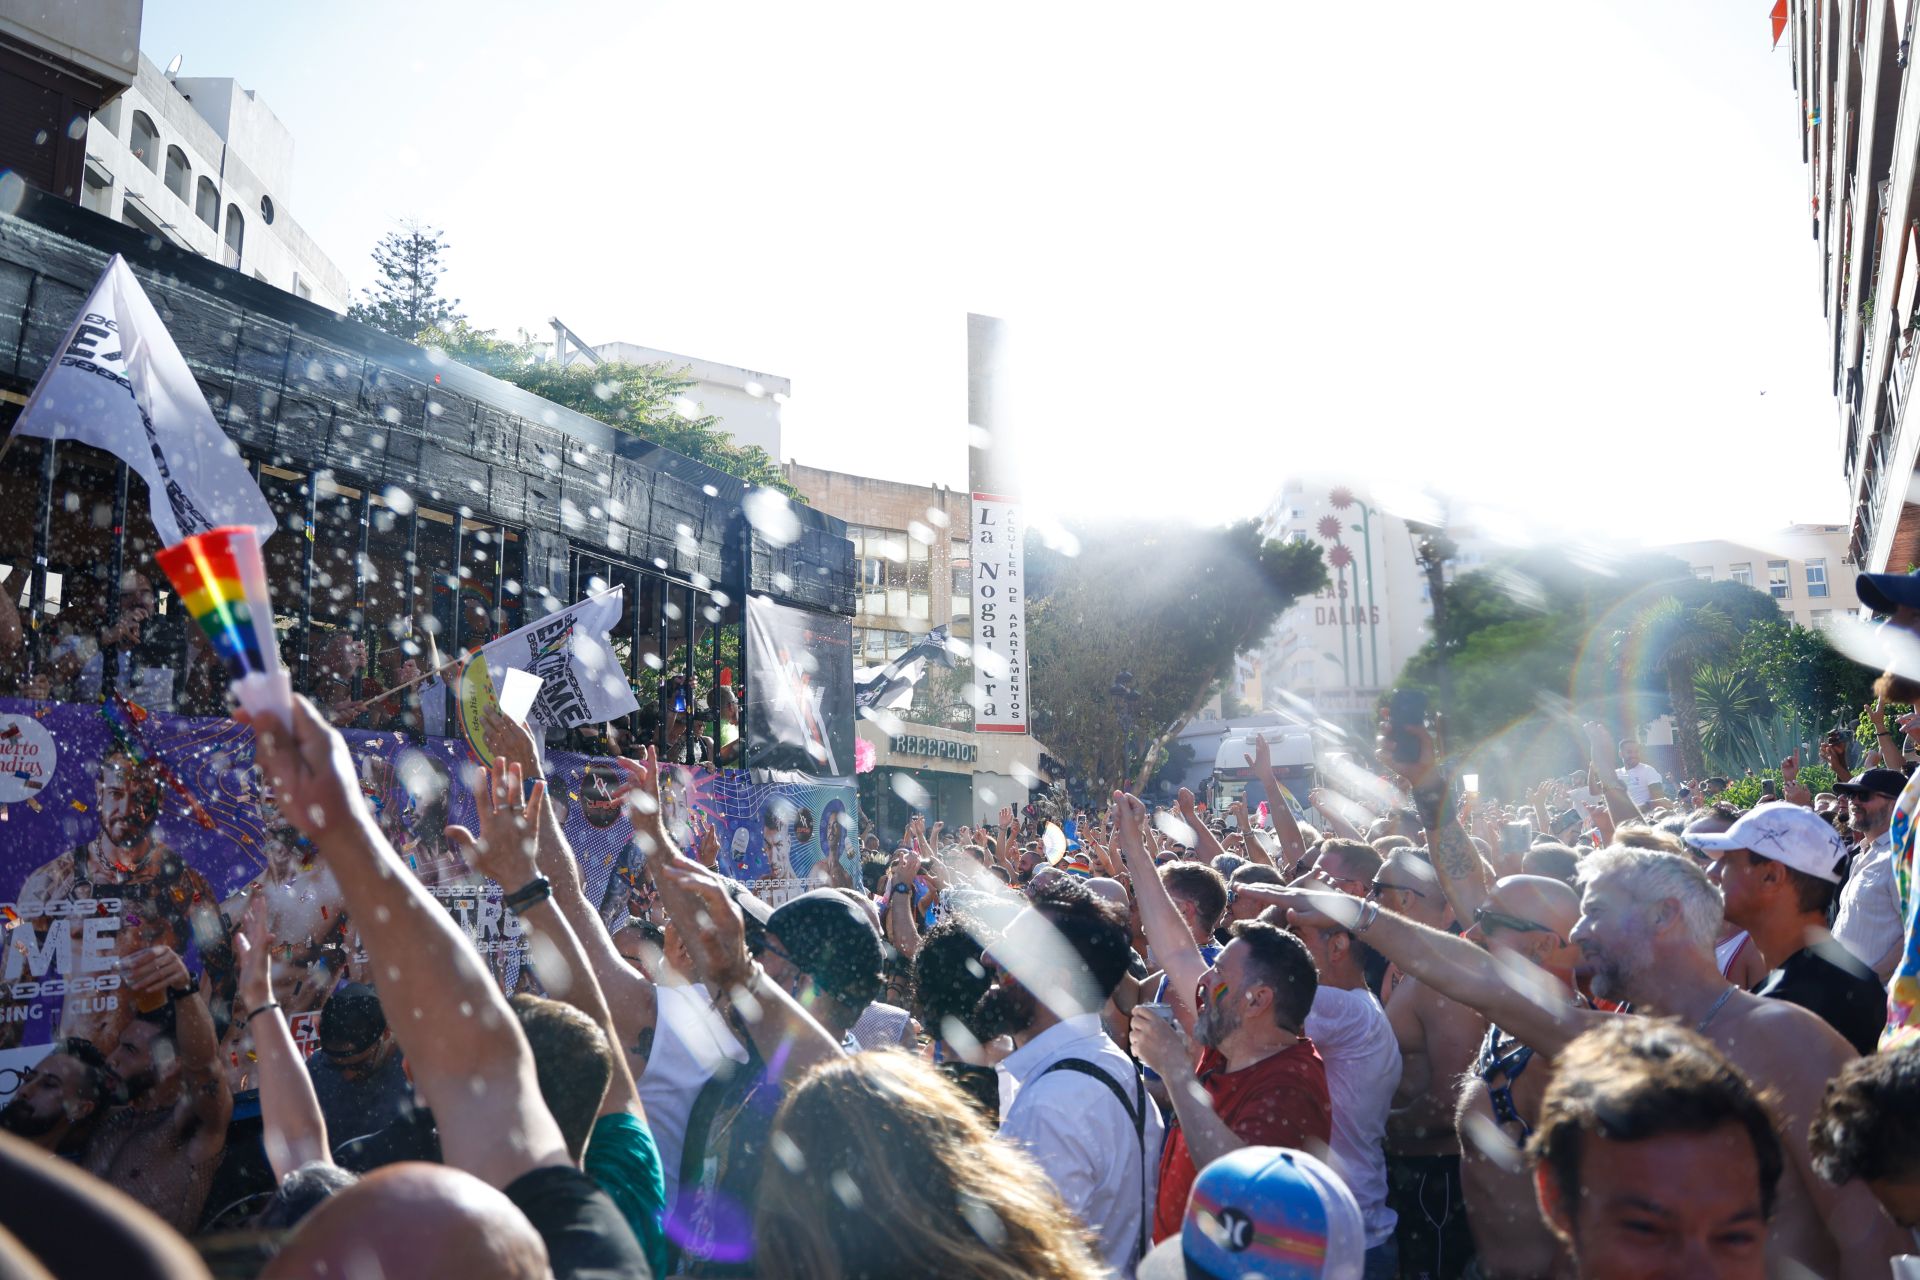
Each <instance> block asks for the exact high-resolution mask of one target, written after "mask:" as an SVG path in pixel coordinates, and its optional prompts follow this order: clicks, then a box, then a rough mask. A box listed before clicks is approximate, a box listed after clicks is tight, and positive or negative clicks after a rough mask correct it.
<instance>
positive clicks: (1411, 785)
mask: <svg viewBox="0 0 1920 1280" xmlns="http://www.w3.org/2000/svg"><path fill="white" fill-rule="evenodd" d="M1382 728H1383V732H1382V734H1381V737H1380V740H1379V742H1378V744H1377V749H1376V750H1375V752H1374V759H1376V760H1378V761H1379V762H1380V764H1381V766H1382V767H1383V768H1385V769H1386V770H1387V771H1388V772H1389V773H1393V774H1396V775H1398V777H1399V778H1400V780H1401V781H1402V782H1403V783H1405V784H1406V787H1407V790H1409V791H1414V792H1419V791H1427V790H1430V789H1431V788H1432V787H1433V786H1434V784H1435V783H1437V782H1439V781H1440V762H1439V760H1437V759H1436V758H1435V753H1434V746H1433V731H1432V730H1430V729H1428V728H1427V727H1426V726H1425V725H1418V724H1410V725H1401V726H1399V727H1397V728H1394V727H1387V726H1385V725H1384V723H1383V726H1382ZM1402 733H1403V734H1406V735H1408V738H1409V740H1410V741H1412V742H1413V744H1414V746H1415V748H1416V750H1415V754H1414V758H1413V759H1411V760H1402V759H1400V758H1399V755H1398V753H1397V752H1396V751H1395V750H1394V744H1393V740H1392V738H1390V737H1389V736H1388V735H1390V734H1402Z"/></svg>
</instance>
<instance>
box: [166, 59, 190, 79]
mask: <svg viewBox="0 0 1920 1280" xmlns="http://www.w3.org/2000/svg"><path fill="white" fill-rule="evenodd" d="M186 56H187V55H186V54H184V53H176V54H174V55H173V61H172V62H169V63H168V64H167V79H169V80H171V79H173V78H174V77H175V76H177V75H179V74H180V60H181V59H182V58H184V57H186Z"/></svg>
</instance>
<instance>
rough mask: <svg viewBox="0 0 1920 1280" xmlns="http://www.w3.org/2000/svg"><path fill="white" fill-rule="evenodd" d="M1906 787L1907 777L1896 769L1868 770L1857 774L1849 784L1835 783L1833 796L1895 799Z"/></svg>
mask: <svg viewBox="0 0 1920 1280" xmlns="http://www.w3.org/2000/svg"><path fill="white" fill-rule="evenodd" d="M1906 787H1907V775H1906V774H1904V773H1902V772H1900V770H1898V769H1868V770H1867V771H1866V772H1865V773H1861V774H1858V775H1856V776H1855V777H1854V779H1853V781H1851V782H1841V783H1836V784H1835V785H1834V788H1833V792H1834V794H1835V795H1841V796H1892V797H1894V798H1896V799H1898V798H1899V795H1900V793H1901V792H1902V791H1904V790H1906Z"/></svg>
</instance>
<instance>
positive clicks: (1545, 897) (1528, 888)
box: [1488, 876, 1580, 941]
mask: <svg viewBox="0 0 1920 1280" xmlns="http://www.w3.org/2000/svg"><path fill="white" fill-rule="evenodd" d="M1488 902H1489V904H1490V905H1491V906H1493V907H1494V908H1495V909H1496V910H1499V911H1504V912H1506V913H1507V914H1508V915H1510V916H1518V917H1519V918H1520V919H1522V920H1531V921H1533V922H1534V923H1535V924H1543V925H1546V926H1547V927H1548V928H1550V929H1552V930H1553V931H1554V932H1555V933H1556V934H1558V935H1559V936H1560V938H1561V939H1562V940H1563V941H1564V940H1565V939H1566V938H1568V937H1570V936H1571V935H1572V934H1573V926H1574V925H1576V924H1578V923H1579V922H1580V898H1579V896H1578V895H1577V894H1575V893H1574V891H1573V889H1572V887H1571V886H1569V885H1566V884H1562V883H1561V882H1560V881H1558V880H1550V879H1548V878H1547V877H1546V876H1502V877H1500V879H1499V881H1498V882H1496V883H1495V884H1494V886H1493V892H1492V893H1491V894H1489V895H1488Z"/></svg>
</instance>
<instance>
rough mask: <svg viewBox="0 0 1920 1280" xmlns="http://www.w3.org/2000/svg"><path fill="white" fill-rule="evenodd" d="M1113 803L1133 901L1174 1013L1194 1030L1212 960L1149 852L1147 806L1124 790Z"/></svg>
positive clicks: (1187, 1027) (1181, 1022)
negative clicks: (1198, 992) (1199, 993)
mask: <svg viewBox="0 0 1920 1280" xmlns="http://www.w3.org/2000/svg"><path fill="white" fill-rule="evenodd" d="M1113 803H1114V808H1115V810H1116V811H1117V813H1118V820H1117V824H1116V825H1117V828H1118V834H1119V838H1120V852H1121V855H1122V856H1123V857H1124V858H1125V859H1126V861H1127V872H1128V874H1129V876H1130V877H1131V878H1132V880H1133V900H1134V902H1135V903H1137V904H1138V905H1139V908H1140V927H1141V928H1142V929H1144V930H1145V931H1146V935H1147V941H1148V943H1150V944H1151V945H1152V947H1153V955H1154V958H1155V959H1156V960H1158V961H1159V962H1160V968H1161V971H1162V972H1164V973H1165V974H1166V975H1167V989H1168V990H1169V991H1171V992H1172V993H1173V1009H1174V1013H1175V1015H1176V1016H1177V1017H1178V1018H1179V1019H1180V1025H1181V1026H1182V1027H1185V1028H1186V1029H1187V1030H1188V1031H1192V1030H1193V1020H1194V1017H1195V1016H1196V1014H1197V1013H1198V1010H1196V1009H1195V1008H1194V1007H1193V993H1194V991H1195V989H1196V988H1198V987H1199V985H1200V978H1201V976H1202V975H1203V974H1205V973H1206V971H1207V962H1206V960H1205V959H1203V958H1202V957H1201V955H1200V944H1199V943H1197V942H1195V941H1194V940H1193V933H1192V932H1191V931H1190V930H1189V929H1188V928H1187V922H1186V920H1185V919H1184V918H1182V916H1181V915H1180V909H1179V908H1178V907H1176V906H1174V905H1173V898H1172V897H1171V896H1169V895H1168V893H1167V886H1166V885H1165V884H1163V883H1161V881H1160V871H1159V868H1157V867H1155V866H1154V865H1153V855H1151V854H1150V853H1148V852H1147V807H1146V806H1145V805H1144V804H1142V803H1140V801H1139V800H1138V799H1137V798H1136V797H1134V796H1132V795H1130V794H1128V793H1127V792H1124V791H1116V792H1114V793H1113Z"/></svg>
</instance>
